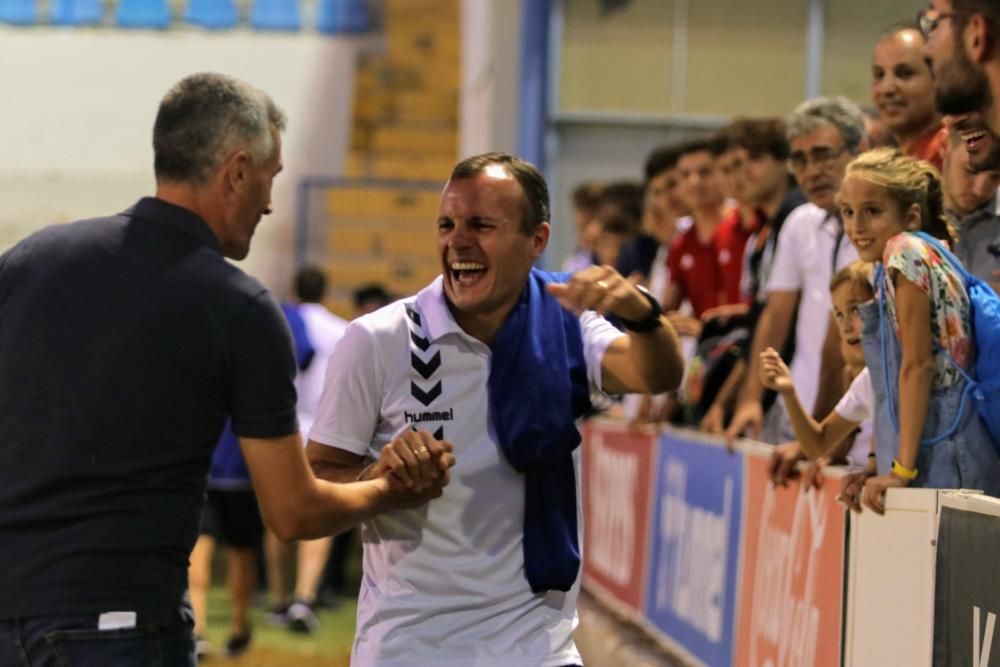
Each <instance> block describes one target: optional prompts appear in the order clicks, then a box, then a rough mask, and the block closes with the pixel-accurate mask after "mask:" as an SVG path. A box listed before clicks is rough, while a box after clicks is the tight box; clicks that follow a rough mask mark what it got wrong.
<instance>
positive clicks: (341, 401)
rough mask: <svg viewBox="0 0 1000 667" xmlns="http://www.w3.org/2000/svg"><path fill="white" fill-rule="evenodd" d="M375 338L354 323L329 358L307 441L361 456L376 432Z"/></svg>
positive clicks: (378, 375) (377, 370) (378, 376)
mask: <svg viewBox="0 0 1000 667" xmlns="http://www.w3.org/2000/svg"><path fill="white" fill-rule="evenodd" d="M378 359H379V355H378V354H377V352H376V349H375V340H374V334H373V333H372V332H371V331H369V330H368V329H367V328H366V327H365V326H364V325H362V324H361V323H358V322H353V323H351V324H350V325H348V327H347V329H346V330H345V331H344V336H343V337H342V338H341V339H340V340H339V341H338V342H337V344H336V346H334V348H333V352H332V353H331V354H330V362H329V364H327V367H326V382H325V384H324V387H323V393H322V394H321V396H320V399H319V406H318V407H317V409H316V418H315V420H314V421H313V426H312V430H311V431H310V432H309V439H310V440H313V441H315V442H318V443H320V444H322V445H328V446H330V447H336V448H337V449H343V450H345V451H348V452H351V453H354V454H360V455H364V454H366V453H367V452H368V447H369V445H370V444H371V441H372V438H373V437H374V435H375V431H376V429H377V428H378V422H379V418H380V410H381V408H380V406H381V391H380V389H379V387H380V385H381V370H380V368H379V365H378Z"/></svg>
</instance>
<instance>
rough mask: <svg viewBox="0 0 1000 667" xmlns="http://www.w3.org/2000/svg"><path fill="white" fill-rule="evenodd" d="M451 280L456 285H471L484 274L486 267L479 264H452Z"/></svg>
mask: <svg viewBox="0 0 1000 667" xmlns="http://www.w3.org/2000/svg"><path fill="white" fill-rule="evenodd" d="M449 268H450V270H451V280H452V282H454V283H456V284H458V285H473V284H475V283H476V282H478V281H479V279H480V278H482V277H483V275H485V274H486V265H485V264H481V263H479V262H452V263H451V266H450V267H449Z"/></svg>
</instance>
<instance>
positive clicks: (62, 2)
mask: <svg viewBox="0 0 1000 667" xmlns="http://www.w3.org/2000/svg"><path fill="white" fill-rule="evenodd" d="M103 18H104V12H103V10H102V9H101V2H100V0H53V2H52V23H54V24H55V25H94V24H96V23H100V22H101V20H102V19H103Z"/></svg>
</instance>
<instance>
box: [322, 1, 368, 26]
mask: <svg viewBox="0 0 1000 667" xmlns="http://www.w3.org/2000/svg"><path fill="white" fill-rule="evenodd" d="M370 28H371V14H370V13H369V11H368V2H367V0H319V1H318V3H317V5H316V30H318V31H319V32H323V33H327V34H338V33H357V32H367V31H368V30H369V29H370Z"/></svg>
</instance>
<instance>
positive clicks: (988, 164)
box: [951, 112, 1000, 171]
mask: <svg viewBox="0 0 1000 667" xmlns="http://www.w3.org/2000/svg"><path fill="white" fill-rule="evenodd" d="M951 131H952V132H957V133H958V135H959V136H960V137H961V138H962V141H964V142H965V151H966V153H967V154H968V157H969V166H970V168H972V169H973V170H976V171H984V170H991V169H1000V137H997V136H996V135H995V134H993V132H992V131H991V130H990V129H989V128H988V127H987V126H986V121H985V120H984V119H983V115H982V114H981V113H979V112H974V113H970V114H963V115H961V116H952V117H951Z"/></svg>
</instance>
